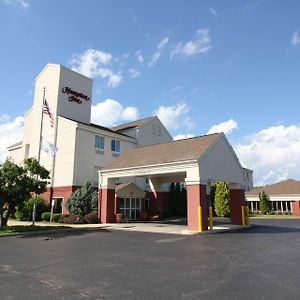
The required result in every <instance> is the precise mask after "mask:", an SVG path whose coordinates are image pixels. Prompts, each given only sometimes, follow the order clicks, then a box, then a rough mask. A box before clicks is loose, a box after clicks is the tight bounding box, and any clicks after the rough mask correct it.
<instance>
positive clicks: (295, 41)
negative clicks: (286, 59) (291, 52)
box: [291, 31, 300, 46]
mask: <svg viewBox="0 0 300 300" xmlns="http://www.w3.org/2000/svg"><path fill="white" fill-rule="evenodd" d="M291 44H292V45H294V46H296V45H299V44H300V34H299V32H297V31H295V32H294V33H293V36H292V40H291Z"/></svg>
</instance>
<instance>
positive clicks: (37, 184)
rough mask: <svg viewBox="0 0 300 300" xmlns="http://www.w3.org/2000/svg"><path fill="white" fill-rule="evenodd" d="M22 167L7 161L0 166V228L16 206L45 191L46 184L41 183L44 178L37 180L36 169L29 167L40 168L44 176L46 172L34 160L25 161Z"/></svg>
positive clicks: (4, 224) (5, 223)
mask: <svg viewBox="0 0 300 300" xmlns="http://www.w3.org/2000/svg"><path fill="white" fill-rule="evenodd" d="M24 165H25V167H23V166H19V165H17V164H15V163H14V162H12V161H11V160H9V159H7V160H6V161H5V162H4V163H3V164H2V165H1V166H0V227H5V226H6V225H7V220H8V218H9V216H10V214H11V212H12V211H13V210H14V209H15V207H16V206H17V205H22V204H23V202H24V201H25V200H26V199H28V198H30V193H32V192H36V191H38V192H40V193H41V192H44V191H46V185H47V182H44V181H43V179H44V178H40V179H37V178H36V174H35V172H36V169H34V168H31V167H30V166H31V165H35V166H36V167H38V168H41V169H40V170H42V174H44V175H45V174H47V172H48V171H47V170H46V169H44V168H43V167H41V166H40V164H39V163H38V162H37V161H36V159H28V160H25V162H24ZM29 170H31V174H29V173H30V172H29ZM48 174H49V172H48ZM41 181H42V182H41Z"/></svg>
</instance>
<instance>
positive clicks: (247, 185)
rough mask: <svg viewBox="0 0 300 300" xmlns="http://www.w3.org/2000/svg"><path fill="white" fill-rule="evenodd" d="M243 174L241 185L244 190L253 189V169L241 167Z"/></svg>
mask: <svg viewBox="0 0 300 300" xmlns="http://www.w3.org/2000/svg"><path fill="white" fill-rule="evenodd" d="M243 171H244V175H243V180H244V182H243V185H242V187H243V188H244V190H245V191H246V192H248V191H251V190H252V189H253V171H252V170H249V169H246V168H243Z"/></svg>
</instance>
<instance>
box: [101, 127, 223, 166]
mask: <svg viewBox="0 0 300 300" xmlns="http://www.w3.org/2000/svg"><path fill="white" fill-rule="evenodd" d="M221 136H223V133H214V134H209V135H203V136H198V137H194V138H189V139H183V140H178V141H170V142H166V143H161V144H154V145H147V146H142V147H137V148H133V149H130V150H128V151H126V152H125V153H124V154H122V155H121V156H120V157H118V158H117V159H115V160H113V161H112V162H111V163H110V164H109V165H107V166H106V167H105V168H104V169H105V170H113V169H122V168H130V167H139V166H148V165H156V164H164V163H172V162H178V161H190V160H197V159H198V158H199V157H200V156H201V155H202V154H203V153H204V152H205V151H206V150H207V149H208V148H209V147H210V146H211V145H212V144H213V143H214V142H215V141H216V140H217V139H219V138H220V137H221Z"/></svg>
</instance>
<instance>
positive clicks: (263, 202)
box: [259, 191, 270, 214]
mask: <svg viewBox="0 0 300 300" xmlns="http://www.w3.org/2000/svg"><path fill="white" fill-rule="evenodd" d="M259 207H260V212H261V213H262V214H267V213H268V212H269V211H270V206H269V200H268V196H267V194H266V193H265V191H262V193H259Z"/></svg>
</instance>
